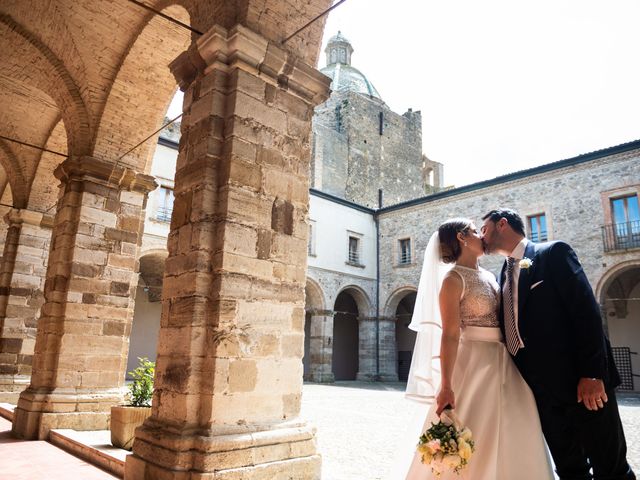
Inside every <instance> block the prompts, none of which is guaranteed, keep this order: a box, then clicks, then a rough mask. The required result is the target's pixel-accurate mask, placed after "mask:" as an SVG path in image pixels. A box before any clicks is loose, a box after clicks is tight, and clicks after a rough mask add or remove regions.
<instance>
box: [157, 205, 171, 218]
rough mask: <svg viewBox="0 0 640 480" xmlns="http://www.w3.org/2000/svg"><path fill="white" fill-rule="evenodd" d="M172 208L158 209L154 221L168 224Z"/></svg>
mask: <svg viewBox="0 0 640 480" xmlns="http://www.w3.org/2000/svg"><path fill="white" fill-rule="evenodd" d="M172 213H173V208H167V207H159V208H158V210H157V211H156V220H159V221H161V222H170V221H171V214H172Z"/></svg>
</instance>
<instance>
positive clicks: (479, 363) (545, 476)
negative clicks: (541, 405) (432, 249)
mask: <svg viewBox="0 0 640 480" xmlns="http://www.w3.org/2000/svg"><path fill="white" fill-rule="evenodd" d="M451 270H452V271H453V272H455V273H457V274H458V275H459V276H460V277H461V278H462V280H463V284H464V288H463V294H462V298H461V300H460V317H461V318H460V319H461V328H462V332H461V338H460V345H459V347H458V355H457V358H456V363H455V367H454V371H453V377H452V387H453V391H454V393H455V399H456V408H455V412H456V414H457V416H458V418H459V419H460V421H461V422H462V423H463V424H464V425H466V426H467V427H469V428H470V429H471V431H472V432H473V440H474V441H475V452H474V454H473V456H472V457H471V459H470V460H469V464H468V465H467V467H466V468H465V469H464V470H463V471H462V472H461V473H460V475H457V474H455V473H450V472H449V473H444V474H442V475H441V476H440V477H436V476H435V475H434V474H433V473H432V472H431V469H430V467H429V466H428V465H424V464H422V463H421V462H420V458H419V456H418V455H417V454H414V455H413V460H412V461H411V463H410V465H407V464H408V463H409V462H408V461H407V462H405V464H404V471H396V472H392V478H397V479H406V480H430V479H435V478H438V479H440V480H461V479H468V480H552V479H553V478H554V475H553V471H552V467H551V461H550V458H549V455H548V452H547V448H546V445H545V442H544V438H543V436H542V430H541V427H540V420H539V418H538V411H537V409H536V404H535V400H534V398H533V394H532V393H531V390H530V389H529V387H528V385H527V384H526V383H525V381H524V380H523V378H522V377H521V376H520V373H519V372H518V370H517V368H516V366H515V364H514V363H513V360H512V359H511V356H510V355H509V352H508V351H507V349H506V347H505V344H504V343H503V337H502V332H501V330H500V328H499V323H498V316H497V315H498V314H497V312H498V302H499V301H500V295H499V287H498V284H497V283H496V281H495V279H494V277H493V275H492V274H491V273H489V272H487V271H486V270H483V269H479V270H475V269H470V268H466V267H462V266H454V267H453V268H452V269H451ZM414 354H415V352H414ZM423 408H425V409H426V408H427V406H426V405H425V406H424V407H423ZM435 409H436V405H435V402H433V404H432V406H431V407H430V408H429V410H428V413H427V417H426V420H425V421H424V424H423V425H422V432H423V431H424V430H426V429H427V428H429V427H430V426H431V423H432V422H437V421H438V418H437V416H436V415H435ZM423 412H424V410H423ZM417 440H418V438H417V436H416V437H415V442H414V445H415V444H416V443H417ZM405 448H406V447H405ZM407 466H408V468H407ZM395 468H399V470H402V468H403V467H398V465H396V467H395Z"/></svg>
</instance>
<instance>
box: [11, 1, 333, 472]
mask: <svg viewBox="0 0 640 480" xmlns="http://www.w3.org/2000/svg"><path fill="white" fill-rule="evenodd" d="M145 4H146V5H147V6H149V7H151V9H147V8H143V6H141V5H140V2H133V1H127V0H114V1H111V2H93V1H90V0H87V1H56V2H31V1H28V2H25V1H9V2H4V3H3V5H2V6H1V7H0V30H1V31H2V33H1V35H0V36H1V38H2V39H3V40H2V41H3V43H4V44H5V45H10V46H11V47H10V48H5V49H3V52H4V55H3V58H2V60H0V62H1V64H2V72H3V73H2V75H1V76H0V92H1V94H2V98H3V105H4V106H5V107H4V108H3V114H2V132H1V133H2V140H0V163H1V165H2V167H3V168H2V175H1V177H2V178H0V187H1V188H2V190H3V194H2V203H3V208H4V210H5V211H4V213H5V214H6V218H7V222H8V224H7V227H6V231H4V232H3V239H2V240H3V248H4V250H3V256H2V267H1V272H0V282H1V284H0V310H1V311H0V318H1V320H0V329H1V333H2V340H1V344H0V375H1V376H0V391H1V392H2V393H1V394H0V396H2V399H3V400H5V401H6V400H13V402H14V403H16V401H17V407H16V409H15V416H14V420H13V434H14V435H15V436H16V437H20V438H25V439H38V438H40V439H41V438H46V436H47V433H48V431H49V430H50V429H53V428H75V429H105V428H107V426H108V421H109V409H110V407H111V406H112V405H114V404H118V403H121V402H122V396H123V388H122V387H123V385H124V381H125V372H126V370H127V353H128V349H129V337H130V334H131V332H132V318H133V315H134V310H135V308H136V306H135V298H136V294H141V293H144V294H146V295H147V296H152V295H156V296H157V295H158V292H157V287H158V273H157V272H158V268H157V263H158V258H154V256H153V255H149V256H146V257H145V256H142V257H140V251H139V250H140V243H141V232H142V224H143V218H144V210H145V207H146V199H147V195H148V193H149V192H150V191H151V190H153V189H154V188H155V187H156V183H155V182H154V178H153V177H152V176H150V175H149V174H148V173H149V169H150V164H151V154H152V152H153V150H154V148H155V144H156V139H157V135H153V133H154V132H156V131H157V130H158V128H159V127H160V126H161V124H162V121H163V118H164V115H165V112H166V109H167V106H168V104H169V102H170V100H171V98H172V97H173V94H174V92H175V90H176V87H177V86H179V88H180V89H182V90H183V91H184V92H185V97H184V105H183V112H184V114H183V117H182V140H181V142H180V154H179V157H178V161H177V168H176V172H175V188H174V192H175V204H174V210H173V217H172V222H171V227H170V234H169V238H168V256H167V258H166V261H165V260H164V259H162V262H161V263H164V268H163V271H164V279H163V282H162V284H163V289H162V302H161V305H162V306H161V308H158V310H161V318H162V320H161V322H160V327H159V342H158V348H157V375H156V383H155V393H154V399H153V413H152V416H151V418H150V419H149V420H147V422H146V423H145V425H144V427H143V428H141V429H140V430H138V432H137V437H136V441H135V445H134V452H133V455H132V456H130V457H129V458H128V460H127V463H126V478H129V479H134V478H140V479H142V478H167V479H168V478H187V477H188V478H196V477H195V476H193V475H197V478H202V479H204V478H214V476H215V478H223V476H224V478H229V479H231V478H243V479H249V478H266V477H269V478H279V476H282V475H285V473H283V472H286V477H287V478H289V477H290V476H291V475H293V476H295V477H296V478H318V477H319V471H320V457H319V455H317V453H316V451H315V442H314V430H313V429H312V428H311V427H309V426H308V425H307V424H306V423H305V422H304V420H303V419H300V418H299V415H298V414H299V408H300V396H301V389H302V362H301V358H302V355H303V342H304V339H303V337H304V288H305V268H304V264H305V262H304V259H305V254H306V240H307V228H306V223H305V222H306V212H307V209H308V185H309V181H308V175H307V172H308V170H309V133H310V127H311V123H310V122H311V115H312V111H313V108H314V107H315V106H316V105H317V104H318V103H320V102H322V101H323V100H324V99H326V98H327V96H328V95H329V83H330V81H329V79H327V78H326V77H325V76H324V75H322V74H321V73H319V72H318V71H317V70H316V68H315V65H316V60H317V57H318V53H319V47H320V40H321V36H322V31H323V25H324V19H322V18H321V19H319V20H318V21H316V22H315V23H313V24H311V25H310V26H309V27H308V28H306V29H304V30H303V31H301V32H300V33H298V34H296V35H295V36H294V37H292V38H290V39H287V37H289V36H290V35H291V34H292V33H294V32H296V30H298V29H299V28H300V27H302V26H304V25H305V24H306V23H307V22H308V21H310V20H312V19H313V18H315V17H316V16H317V15H318V14H320V13H321V12H323V11H324V10H326V9H327V8H328V7H329V6H330V4H331V2H330V1H328V0H321V1H299V2H298V1H287V2H274V1H267V2H264V1H261V2H254V1H244V2H226V1H225V2H223V1H210V0H207V1H202V0H177V1H165V0H151V1H147V2H146V3H145ZM152 10H155V12H154V11H152ZM157 12H160V13H161V14H162V15H164V16H162V15H160V14H158V13H157ZM178 22H182V24H179V23H178ZM285 40H286V41H285ZM147 137H149V140H148V141H144V140H145V139H146V138H147ZM18 142H21V143H18ZM34 147H40V148H34ZM58 185H59V187H58ZM47 253H48V255H47ZM154 263H155V264H156V265H154ZM139 271H141V272H154V271H155V272H156V275H155V276H154V274H153V273H150V274H149V275H145V273H142V275H141V276H142V278H141V279H139V278H138V277H139V273H138V272H139Z"/></svg>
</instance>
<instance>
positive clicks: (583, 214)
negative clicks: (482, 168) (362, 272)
mask: <svg viewBox="0 0 640 480" xmlns="http://www.w3.org/2000/svg"><path fill="white" fill-rule="evenodd" d="M639 181H640V151H639V150H634V151H631V152H627V153H621V154H617V155H613V156H607V157H604V158H600V159H596V160H593V161H588V162H585V163H578V164H575V165H572V166H567V167H565V168H561V169H557V170H552V171H547V172H545V173H540V174H537V175H532V176H523V177H522V178H519V179H515V180H507V181H504V182H503V183H497V184H492V185H490V186H486V187H484V188H477V189H474V190H471V191H466V192H464V193H459V194H454V192H455V191H453V192H451V193H450V194H449V195H445V196H442V197H437V198H435V199H433V200H429V201H425V202H424V203H420V204H418V205H415V206H412V207H409V208H405V209H402V210H396V211H391V212H388V213H383V214H382V215H381V216H380V231H381V244H380V273H381V278H382V282H381V285H380V288H381V297H380V298H381V303H382V304H385V303H386V302H387V301H388V299H389V297H390V296H391V295H392V294H393V292H394V291H396V290H397V289H399V288H403V287H405V286H407V285H414V286H416V287H417V284H418V281H419V276H420V269H421V266H422V257H423V255H424V250H425V248H426V246H427V243H428V241H429V238H430V236H431V234H432V233H433V232H434V231H435V229H436V228H437V227H438V225H440V224H441V223H442V222H444V221H445V220H447V219H448V218H451V217H458V216H465V217H469V218H471V219H473V220H475V221H476V224H477V225H478V226H479V225H481V224H482V220H481V217H482V216H483V215H484V214H485V213H486V212H487V211H489V210H491V209H492V208H495V207H500V206H503V207H511V208H515V209H516V210H518V211H519V212H520V214H521V215H522V216H523V217H526V216H527V215H534V214H538V213H543V212H544V213H545V214H546V217H547V223H548V230H549V239H550V240H563V241H566V242H568V243H569V244H570V245H572V246H573V248H574V249H575V250H576V252H577V254H578V257H579V259H580V261H581V262H582V265H583V267H584V270H585V272H586V275H587V277H588V278H589V281H590V282H591V285H592V287H593V289H594V291H595V290H597V287H598V285H599V283H600V280H601V278H602V276H603V275H604V274H605V273H606V272H607V271H608V270H609V269H610V268H612V267H613V266H614V265H616V264H619V263H623V262H627V261H631V260H633V259H637V258H638V256H639V255H638V251H637V250H636V251H623V252H620V253H606V254H605V253H604V249H603V242H602V232H601V226H602V225H603V224H605V223H606V222H607V214H608V212H607V211H606V206H608V202H606V201H605V202H604V204H603V201H602V196H601V192H607V191H609V190H615V189H618V188H621V187H624V186H630V187H633V186H634V185H637V184H638V183H639ZM461 190H463V189H461ZM407 237H409V238H411V239H412V240H413V241H412V247H413V252H414V255H416V257H417V258H416V259H415V260H414V263H413V264H412V265H410V266H408V267H405V266H402V267H401V266H398V265H397V264H398V260H397V258H398V257H397V243H398V240H399V239H401V238H407ZM502 261H503V259H502V257H499V256H492V257H485V258H483V259H482V260H481V264H482V266H483V267H485V268H487V269H489V270H491V271H493V272H496V273H498V272H499V270H500V267H501V265H502Z"/></svg>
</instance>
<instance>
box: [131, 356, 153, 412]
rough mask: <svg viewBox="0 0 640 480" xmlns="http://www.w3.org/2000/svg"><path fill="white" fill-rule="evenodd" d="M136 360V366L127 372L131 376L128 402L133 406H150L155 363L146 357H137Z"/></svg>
mask: <svg viewBox="0 0 640 480" xmlns="http://www.w3.org/2000/svg"><path fill="white" fill-rule="evenodd" d="M138 362H139V364H138V367H137V368H136V369H135V370H133V371H131V372H129V375H131V377H132V378H133V383H131V384H130V385H129V403H130V405H132V406H134V407H150V406H151V398H152V397H153V375H154V373H155V368H156V364H155V362H152V361H150V360H149V359H148V358H147V357H142V358H140V357H138Z"/></svg>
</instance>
